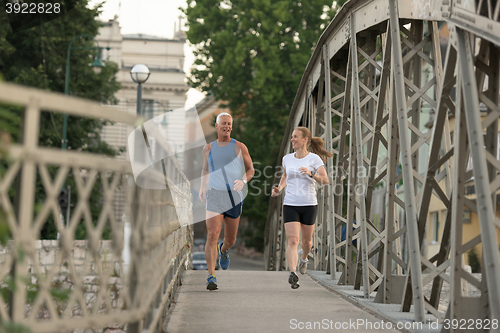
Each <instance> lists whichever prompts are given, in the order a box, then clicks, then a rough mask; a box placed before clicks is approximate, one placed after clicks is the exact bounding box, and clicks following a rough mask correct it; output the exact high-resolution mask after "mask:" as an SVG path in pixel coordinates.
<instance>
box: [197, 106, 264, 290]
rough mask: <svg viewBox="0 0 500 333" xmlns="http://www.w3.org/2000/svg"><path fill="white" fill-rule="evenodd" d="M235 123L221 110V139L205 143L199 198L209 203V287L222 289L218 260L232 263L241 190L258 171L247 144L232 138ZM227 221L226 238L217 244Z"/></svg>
mask: <svg viewBox="0 0 500 333" xmlns="http://www.w3.org/2000/svg"><path fill="white" fill-rule="evenodd" d="M232 125H233V119H232V117H231V115H230V114H229V113H225V112H223V113H221V114H219V115H218V116H217V121H216V124H215V128H216V130H217V138H218V139H217V140H215V141H214V142H212V143H209V144H207V145H205V147H203V170H202V172H201V188H200V193H199V198H200V200H201V201H202V202H205V200H206V204H207V212H206V223H207V242H206V245H205V257H206V260H207V266H208V274H209V275H208V279H207V289H208V290H216V289H218V285H217V279H216V277H215V275H214V272H215V263H216V261H217V260H219V265H220V267H221V268H222V269H224V270H225V269H227V268H228V267H229V249H230V248H231V247H232V246H233V245H234V243H235V242H236V233H237V232H238V224H239V222H240V216H241V211H242V208H243V193H242V191H241V190H242V189H243V187H244V186H245V184H246V183H247V182H248V181H249V180H250V179H251V178H252V177H253V175H254V173H255V170H254V168H253V163H252V159H251V158H250V154H249V153H248V149H247V147H246V146H245V145H244V144H243V143H241V142H239V141H236V140H235V139H232V138H231V130H232V129H233V128H232ZM207 176H208V177H207ZM207 183H208V184H207ZM207 185H208V186H207ZM223 222H224V240H223V241H222V242H220V243H219V244H217V240H218V239H219V235H220V232H221V229H222V223H223Z"/></svg>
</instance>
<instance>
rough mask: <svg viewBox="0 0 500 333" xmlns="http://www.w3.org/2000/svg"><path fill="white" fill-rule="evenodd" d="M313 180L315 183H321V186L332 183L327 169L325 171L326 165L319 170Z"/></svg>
mask: <svg viewBox="0 0 500 333" xmlns="http://www.w3.org/2000/svg"><path fill="white" fill-rule="evenodd" d="M313 179H314V180H315V181H317V182H318V183H320V184H321V185H327V184H329V183H330V181H329V180H328V175H327V174H326V169H325V166H324V165H322V166H320V167H319V168H318V169H317V171H316V173H315V174H314V176H313Z"/></svg>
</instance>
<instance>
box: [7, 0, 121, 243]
mask: <svg viewBox="0 0 500 333" xmlns="http://www.w3.org/2000/svg"><path fill="white" fill-rule="evenodd" d="M88 2H89V1H88V0H80V1H79V3H78V5H76V6H75V7H74V8H73V9H72V10H70V11H69V12H68V13H67V14H65V15H63V16H61V17H59V18H57V19H55V20H52V21H49V22H48V23H45V24H43V25H40V26H36V27H33V28H31V29H27V30H23V31H17V32H13V31H12V30H11V28H10V26H9V22H8V20H7V19H6V18H5V17H2V19H1V20H0V76H3V78H4V80H5V81H7V82H13V83H17V84H22V85H26V86H30V87H35V88H39V89H43V90H46V91H53V92H61V93H62V92H64V86H65V75H66V61H67V60H66V59H67V52H68V46H69V43H70V41H71V40H72V39H73V38H74V37H76V36H78V35H80V34H88V35H91V36H96V35H97V33H98V29H99V27H100V26H101V24H100V22H99V21H98V20H97V18H98V15H99V13H100V8H101V5H99V6H97V7H95V8H89V7H88ZM59 3H62V4H63V3H64V1H59ZM73 47H76V48H78V49H74V50H71V57H70V79H69V94H70V95H72V96H78V97H82V98H87V99H91V100H95V101H98V102H102V103H111V104H114V103H116V102H117V100H116V99H115V97H114V94H115V92H116V91H118V90H119V89H120V84H119V82H117V80H116V74H117V72H118V65H117V64H116V63H113V62H110V61H107V62H106V61H105V62H104V65H105V66H104V68H102V71H101V73H100V74H96V73H94V71H93V69H92V67H91V66H90V64H91V63H92V62H93V59H94V57H95V56H96V55H97V52H98V50H96V49H91V48H95V47H96V44H95V42H94V41H92V40H91V39H89V38H87V37H80V38H78V39H76V40H75V41H74V42H73ZM103 60H106V59H103ZM22 111H23V109H22V108H19V107H16V106H12V105H0V132H4V133H9V135H10V137H11V138H12V141H14V142H18V141H20V140H22V138H21V128H22V119H23V116H22V115H23V112H22ZM106 124H107V123H106V122H104V121H102V120H99V119H90V118H81V117H71V116H70V117H69V119H68V129H67V139H68V149H72V150H78V151H87V152H92V153H100V154H106V155H109V156H115V155H117V154H118V152H117V151H116V150H115V149H114V148H112V147H111V146H109V145H108V144H107V143H105V142H104V141H102V140H101V136H100V135H101V130H102V128H103V126H104V125H106ZM62 132H63V115H62V114H58V113H53V112H42V113H41V120H40V135H39V145H40V146H45V147H55V148H58V147H61V140H62ZM2 164H3V165H1V166H0V173H2V172H5V168H6V164H5V163H2ZM56 171H57V168H55V167H50V172H51V175H52V177H54V175H55V173H56ZM38 178H39V177H38ZM66 184H69V185H71V187H72V195H71V198H72V203H73V204H74V203H76V198H77V192H76V186H75V184H74V180H73V177H71V176H70V177H69V178H68V179H67V181H66ZM99 184H100V181H99V180H98V181H97V185H96V186H95V187H94V190H93V193H92V195H91V197H90V202H89V204H90V206H91V211H92V217H93V220H94V221H96V220H97V214H98V211H99V207H100V200H101V191H100V189H99ZM44 200H45V190H44V189H43V186H42V184H41V181H40V179H38V182H37V189H36V204H35V210H36V209H37V207H40V206H41V205H42V204H43V202H44ZM35 213H36V212H35ZM49 222H50V221H49ZM82 228H83V225H82V227H81V228H79V229H78V230H79V231H77V236H78V238H82V237H85V233H84V232H82V230H81V229H82ZM83 229H84V228H83ZM41 236H42V238H55V227H54V225H53V223H46V225H45V226H44V229H43V230H42V235H41Z"/></svg>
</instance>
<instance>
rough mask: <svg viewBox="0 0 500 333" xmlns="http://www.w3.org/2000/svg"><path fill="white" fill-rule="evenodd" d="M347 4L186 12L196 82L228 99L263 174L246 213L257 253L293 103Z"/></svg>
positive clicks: (205, 6) (260, 1)
mask: <svg viewBox="0 0 500 333" xmlns="http://www.w3.org/2000/svg"><path fill="white" fill-rule="evenodd" d="M344 2H345V1H343V0H342V1H338V2H333V3H334V6H332V1H330V0H280V1H271V0H233V1H229V0H224V1H220V0H197V1H188V6H187V8H186V9H185V10H184V13H185V14H186V17H187V25H188V27H189V30H188V31H187V39H188V40H189V42H190V43H192V44H194V46H195V51H194V55H195V57H196V59H195V62H194V65H193V68H192V69H191V77H190V78H189V83H190V85H191V86H192V87H194V88H197V89H199V90H201V91H205V92H209V93H211V94H213V95H214V97H215V98H216V99H218V100H221V101H227V102H228V103H229V104H228V105H229V107H230V109H231V110H232V112H233V115H234V116H235V121H234V125H233V129H234V130H233V135H234V137H235V138H237V139H238V140H240V141H242V142H244V143H245V144H246V145H247V147H248V149H249V152H250V155H251V156H252V159H253V161H254V163H255V164H256V165H255V166H256V169H257V170H259V171H260V172H259V171H257V173H256V177H255V178H254V179H253V181H252V186H250V188H249V195H248V196H247V198H246V199H245V207H246V208H245V209H244V211H243V213H244V215H246V216H248V218H249V220H250V222H251V226H252V228H251V229H249V230H247V231H246V236H247V237H246V240H245V241H246V243H247V245H250V246H254V247H256V248H257V249H258V250H262V249H263V243H264V227H265V221H266V216H267V207H268V202H269V195H270V190H271V184H270V182H271V181H272V178H271V177H267V176H269V175H271V174H273V173H274V170H273V169H274V166H275V165H276V164H277V163H278V165H280V164H281V161H276V156H277V155H278V153H279V147H280V144H281V141H282V139H283V129H284V127H285V124H286V122H287V120H288V114H289V112H290V108H291V106H292V103H293V101H294V98H295V94H296V92H297V89H298V86H299V83H300V80H301V78H302V74H303V72H304V70H305V68H306V65H307V62H308V61H309V58H310V57H311V54H312V51H313V49H314V47H315V43H316V42H317V40H318V39H319V36H320V35H321V33H322V32H323V30H324V28H325V27H326V26H327V25H328V23H329V22H330V21H331V19H332V18H333V16H334V14H335V12H336V10H337V8H338V7H339V6H340V5H342V4H343V3H344ZM266 166H271V169H269V168H267V169H266V170H267V172H266V174H264V172H263V171H264V168H265V167H266ZM266 175H267V176H266ZM259 190H260V191H259Z"/></svg>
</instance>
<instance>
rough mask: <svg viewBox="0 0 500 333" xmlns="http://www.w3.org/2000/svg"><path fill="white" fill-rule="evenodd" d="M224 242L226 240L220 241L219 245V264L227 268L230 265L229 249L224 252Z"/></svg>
mask: <svg viewBox="0 0 500 333" xmlns="http://www.w3.org/2000/svg"><path fill="white" fill-rule="evenodd" d="M222 243H224V242H220V243H219V245H218V246H217V249H219V266H220V268H222V269H224V270H226V269H228V267H229V250H226V252H222Z"/></svg>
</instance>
